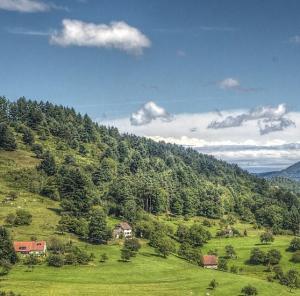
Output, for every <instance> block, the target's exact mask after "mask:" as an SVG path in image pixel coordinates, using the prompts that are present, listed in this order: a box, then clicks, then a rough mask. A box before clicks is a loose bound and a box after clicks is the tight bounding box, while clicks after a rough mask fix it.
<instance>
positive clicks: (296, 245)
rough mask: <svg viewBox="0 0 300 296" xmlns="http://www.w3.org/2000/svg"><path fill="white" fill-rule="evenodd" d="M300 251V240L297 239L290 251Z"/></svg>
mask: <svg viewBox="0 0 300 296" xmlns="http://www.w3.org/2000/svg"><path fill="white" fill-rule="evenodd" d="M299 250H300V238H299V237H295V238H293V239H292V240H291V242H290V245H289V247H288V251H291V252H295V251H299Z"/></svg>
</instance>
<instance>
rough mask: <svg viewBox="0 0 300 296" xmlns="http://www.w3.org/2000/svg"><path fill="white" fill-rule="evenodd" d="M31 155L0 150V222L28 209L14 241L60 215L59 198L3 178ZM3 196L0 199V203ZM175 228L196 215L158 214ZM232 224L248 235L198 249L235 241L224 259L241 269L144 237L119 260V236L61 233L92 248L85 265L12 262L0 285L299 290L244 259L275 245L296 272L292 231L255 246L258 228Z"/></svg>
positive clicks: (45, 229) (50, 228) (61, 289)
mask: <svg viewBox="0 0 300 296" xmlns="http://www.w3.org/2000/svg"><path fill="white" fill-rule="evenodd" d="M36 162H37V161H36V159H35V158H33V157H32V155H31V154H30V153H29V152H5V153H4V152H1V153H0V203H1V204H0V223H1V224H5V221H4V220H5V217H6V216H7V214H8V213H11V212H14V211H15V210H16V209H17V208H23V209H28V210H30V212H31V213H32V214H33V221H32V224H31V225H30V226H20V227H11V228H10V231H11V234H12V236H13V238H14V239H15V240H29V239H30V237H31V236H33V235H34V236H36V237H37V238H38V239H45V240H47V239H49V238H50V237H51V236H53V235H58V234H57V233H56V225H57V223H58V220H59V216H58V214H57V212H56V211H57V209H58V208H59V203H58V202H55V201H52V200H49V199H47V198H44V197H41V196H39V195H38V194H32V193H29V192H28V191H27V190H25V189H22V188H20V189H18V188H19V187H18V186H19V185H18V184H17V183H16V184H13V182H11V181H7V172H8V171H11V170H15V169H17V170H22V169H26V168H28V167H33V166H35V165H36ZM15 188H17V189H18V190H17V191H18V192H19V197H18V198H17V199H16V200H15V201H12V202H5V201H4V199H5V196H6V195H7V194H8V193H9V192H10V191H12V190H14V189H15ZM2 201H4V202H2ZM109 219H110V220H109V224H110V225H111V226H113V225H114V224H115V223H117V220H116V219H112V218H109ZM157 219H159V220H160V221H161V222H164V223H166V224H168V225H170V226H171V227H173V228H174V230H175V229H176V227H177V225H178V224H179V223H186V224H188V225H191V224H192V223H194V222H201V221H202V218H201V217H196V218H193V219H190V220H188V221H185V220H183V219H175V218H167V217H165V216H160V217H157ZM214 222H215V225H214V226H213V227H211V228H208V229H209V230H210V231H211V233H212V234H213V237H214V236H215V233H216V231H217V228H218V221H214ZM235 227H236V228H237V229H239V230H240V231H241V232H243V231H244V230H245V229H246V230H247V232H248V236H247V237H238V238H215V237H214V238H213V239H211V240H210V241H209V243H208V244H206V245H205V246H204V247H203V248H202V253H203V254H206V253H207V252H208V251H209V250H211V249H216V250H217V251H218V254H219V255H221V256H222V255H223V254H224V247H225V246H226V245H232V246H234V248H235V250H236V252H237V256H238V258H237V259H235V260H230V261H229V267H230V266H232V265H235V266H237V267H239V268H242V271H241V272H239V274H233V273H230V272H222V271H216V270H206V269H203V268H201V267H198V266H195V265H192V264H190V263H188V262H186V261H185V260H183V259H181V258H179V257H177V256H176V255H171V256H169V257H168V258H167V259H164V258H162V257H160V256H158V255H156V254H155V252H154V250H153V249H152V248H150V247H149V246H148V244H147V242H146V241H143V242H142V245H143V246H142V248H141V250H140V252H139V253H138V255H137V256H136V257H134V258H133V259H132V260H131V262H128V263H124V262H122V261H120V260H119V259H120V249H121V246H122V241H116V242H111V243H110V244H109V245H105V246H96V245H90V244H87V243H85V242H82V241H79V240H78V239H77V238H76V237H75V236H72V235H68V234H64V235H61V236H60V237H61V238H62V239H63V240H65V241H68V240H70V239H71V240H72V241H73V242H74V244H77V245H79V246H80V247H82V248H84V249H86V250H87V251H88V252H93V253H94V255H95V259H94V261H93V262H92V263H90V264H89V265H87V266H64V267H62V268H55V267H48V266H47V265H46V264H45V263H43V264H41V265H38V266H36V267H34V269H33V270H30V269H28V267H26V266H25V265H23V264H22V261H21V262H20V263H18V264H17V266H15V267H14V268H13V269H12V271H11V272H10V273H9V275H8V276H5V277H2V278H1V279H0V289H1V290H5V291H10V290H13V291H14V292H18V293H21V295H24V296H29V295H36V294H38V295H149V296H150V295H178V296H179V295H180V296H181V295H216V296H217V295H219V296H232V295H240V291H241V289H242V287H244V286H245V285H247V284H251V285H253V286H255V287H256V288H257V290H258V292H259V295H265V296H268V295H274V296H275V295H276V296H277V295H278V296H280V295H300V291H295V290H294V291H293V292H292V293H290V292H289V291H288V289H287V288H286V287H285V286H282V285H280V284H278V283H277V282H268V281H267V279H266V278H267V276H268V275H269V274H270V273H269V272H266V267H264V266H251V265H248V264H246V261H247V259H248V258H249V254H250V250H251V249H252V248H253V247H260V248H262V249H264V250H268V249H272V248H276V249H278V250H280V252H281V254H282V256H283V258H282V260H281V266H282V268H283V269H284V271H286V270H288V269H290V268H295V269H297V270H298V271H300V265H296V264H293V263H291V262H290V261H289V260H290V257H291V253H289V252H286V248H287V247H288V245H289V242H290V241H291V239H292V236H276V237H275V241H274V242H273V243H272V244H269V245H260V241H259V235H260V233H261V232H262V231H263V230H256V229H253V226H252V225H250V224H241V223H237V224H236V225H235ZM103 252H105V253H106V254H107V255H108V257H109V259H108V261H107V262H105V263H100V262H99V259H100V255H101V254H102V253H103ZM212 279H215V280H216V281H217V282H218V283H219V285H218V287H217V288H216V289H215V290H209V289H208V286H209V283H210V281H211V280H212Z"/></svg>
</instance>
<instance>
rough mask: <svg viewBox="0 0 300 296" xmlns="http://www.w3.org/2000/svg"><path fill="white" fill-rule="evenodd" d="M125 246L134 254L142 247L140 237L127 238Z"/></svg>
mask: <svg viewBox="0 0 300 296" xmlns="http://www.w3.org/2000/svg"><path fill="white" fill-rule="evenodd" d="M124 248H125V249H128V250H130V251H131V252H133V253H134V254H136V253H137V252H138V251H139V249H140V248H141V244H140V242H139V240H138V239H136V238H132V239H127V240H125V243H124Z"/></svg>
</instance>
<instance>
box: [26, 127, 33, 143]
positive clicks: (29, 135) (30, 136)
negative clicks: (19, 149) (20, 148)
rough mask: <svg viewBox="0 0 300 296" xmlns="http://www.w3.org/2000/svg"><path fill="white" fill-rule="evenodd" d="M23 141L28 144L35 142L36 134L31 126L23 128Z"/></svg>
mask: <svg viewBox="0 0 300 296" xmlns="http://www.w3.org/2000/svg"><path fill="white" fill-rule="evenodd" d="M23 142H24V143H25V144H28V145H32V144H33V143H34V135H33V132H32V131H31V130H30V129H29V128H24V129H23Z"/></svg>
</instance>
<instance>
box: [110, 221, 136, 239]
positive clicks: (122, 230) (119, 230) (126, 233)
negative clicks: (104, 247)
mask: <svg viewBox="0 0 300 296" xmlns="http://www.w3.org/2000/svg"><path fill="white" fill-rule="evenodd" d="M113 237H114V238H115V239H118V238H121V237H124V238H131V237H132V227H131V226H130V225H129V224H128V223H127V222H121V223H120V224H118V225H117V226H116V227H115V229H114V231H113Z"/></svg>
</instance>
